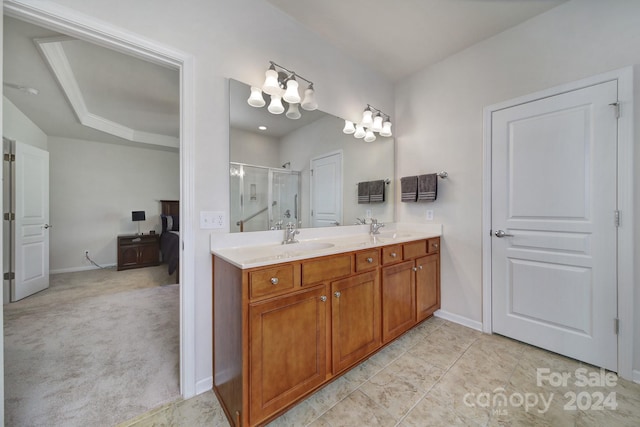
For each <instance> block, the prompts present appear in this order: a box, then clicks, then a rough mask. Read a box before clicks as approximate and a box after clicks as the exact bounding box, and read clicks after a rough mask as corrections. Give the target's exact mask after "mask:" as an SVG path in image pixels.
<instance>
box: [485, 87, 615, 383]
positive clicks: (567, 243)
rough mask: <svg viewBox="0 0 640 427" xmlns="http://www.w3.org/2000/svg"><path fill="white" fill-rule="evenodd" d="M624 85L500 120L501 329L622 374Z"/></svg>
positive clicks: (500, 114)
mask: <svg viewBox="0 0 640 427" xmlns="http://www.w3.org/2000/svg"><path fill="white" fill-rule="evenodd" d="M616 102H617V82H615V81H611V82H606V83H602V84H599V85H596V86H591V87H586V88H583V89H579V90H575V91H571V92H567V93H563V94H558V95H556V96H552V97H548V98H544V99H539V100H537V101H533V102H528V103H525V104H522V105H517V106H514V107H511V108H507V109H504V110H500V111H497V112H494V113H493V116H492V125H491V126H492V127H491V129H492V131H491V135H492V136H491V137H492V165H491V167H492V176H491V182H492V191H491V209H492V214H491V215H492V217H491V224H492V225H491V227H492V232H493V233H494V234H493V237H492V244H491V258H492V261H491V262H492V306H493V308H492V321H493V331H494V332H496V333H499V334H503V335H506V336H509V337H512V338H515V339H517V340H520V341H524V342H527V343H530V344H533V345H535V346H539V347H542V348H545V349H548V350H551V351H554V352H557V353H560V354H564V355H566V356H569V357H572V358H576V359H579V360H582V361H585V362H588V363H591V364H594V365H596V366H601V367H604V368H607V369H611V370H614V371H617V336H616V332H615V329H614V322H615V319H616V317H617V303H616V301H617V283H616V280H617V278H616V262H617V256H616V240H617V229H616V225H615V212H616V176H617V166H616V157H617V131H616V129H617V119H616V113H615V108H614V107H613V106H611V105H610V104H612V103H616Z"/></svg>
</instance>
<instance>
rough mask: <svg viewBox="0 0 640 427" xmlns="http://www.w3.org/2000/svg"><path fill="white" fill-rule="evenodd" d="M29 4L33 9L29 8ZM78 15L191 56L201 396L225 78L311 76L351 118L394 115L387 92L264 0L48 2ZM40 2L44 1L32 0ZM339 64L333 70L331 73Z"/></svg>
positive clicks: (220, 180) (223, 161) (220, 189)
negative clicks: (374, 111) (283, 71)
mask: <svg viewBox="0 0 640 427" xmlns="http://www.w3.org/2000/svg"><path fill="white" fill-rule="evenodd" d="M30 3H31V4H34V3H32V2H30ZM51 3H55V4H57V5H60V6H66V7H69V8H72V9H74V10H76V11H77V12H78V13H83V14H86V15H90V16H92V17H95V18H97V19H99V20H102V21H105V22H108V23H111V24H113V25H116V26H119V27H121V28H123V29H125V30H127V31H130V32H133V33H137V34H139V35H142V36H144V37H145V38H148V39H152V40H154V41H156V42H159V43H162V44H165V45H168V46H171V47H173V48H175V49H179V50H182V51H184V52H187V53H189V54H192V55H193V57H194V60H195V68H196V69H195V92H196V100H195V114H196V117H195V124H196V127H195V139H196V141H197V142H196V147H195V154H196V155H195V157H196V158H195V163H194V171H193V173H194V175H195V189H194V199H195V200H194V205H193V209H194V212H196V215H195V218H192V225H193V227H194V230H195V236H194V245H195V248H194V252H195V256H194V260H193V262H194V264H195V280H196V295H195V301H196V307H195V319H196V337H195V339H196V360H195V364H196V368H195V376H196V380H197V381H198V386H197V387H198V391H204V390H205V389H206V387H207V386H210V384H211V376H212V364H211V363H212V362H211V360H212V358H211V356H212V342H211V337H212V325H211V316H212V313H211V256H210V252H209V235H210V232H211V231H210V230H200V229H199V214H198V212H200V211H225V212H229V191H228V189H229V177H228V161H229V147H228V144H229V132H228V118H229V100H228V82H227V80H226V79H227V78H229V77H231V78H234V79H236V80H240V81H242V82H245V83H248V84H251V85H260V84H261V83H262V82H263V80H264V72H265V70H266V68H267V67H268V65H269V64H268V61H269V60H273V61H275V62H277V63H279V64H282V65H284V66H286V67H287V68H290V69H293V70H296V71H298V72H299V73H301V74H302V75H304V76H305V77H307V78H309V79H311V80H313V82H314V87H315V89H316V97H317V100H318V104H319V106H320V109H321V110H323V111H326V112H328V113H330V114H333V115H335V116H339V117H344V118H348V119H351V120H354V121H357V119H358V117H359V116H360V115H361V114H362V110H363V108H364V107H365V106H366V104H372V105H375V106H377V107H379V108H381V109H382V110H384V111H387V112H388V113H389V114H391V116H392V117H395V115H394V112H393V105H394V102H393V87H392V85H391V84H390V83H389V82H387V81H386V80H384V79H383V78H382V77H381V76H379V75H377V74H376V73H375V72H372V71H371V69H369V68H368V67H366V66H364V65H361V64H359V63H357V62H356V61H355V60H354V59H352V58H351V57H350V56H349V55H347V54H345V53H342V52H340V51H339V50H338V49H337V48H335V47H334V46H333V45H331V44H329V43H327V42H325V41H324V40H322V39H321V38H320V37H319V36H318V35H316V34H315V33H312V32H310V31H308V30H306V29H304V28H303V27H302V26H301V25H299V24H298V23H296V22H295V21H294V20H293V19H291V18H290V17H289V16H288V15H285V14H283V13H282V12H280V11H279V10H277V9H276V8H275V7H273V6H271V5H270V4H268V3H267V2H265V1H264V0H234V1H228V0H227V1H225V0H190V1H188V2H178V1H174V0H157V1H154V2H153V3H150V2H146V1H133V2H132V1H130V0H112V1H109V2H105V1H103V0H55V1H52V2H51ZM37 4H42V2H38V3H37ZM336 64H339V66H340V67H339V68H340V69H339V72H336V68H335V66H336Z"/></svg>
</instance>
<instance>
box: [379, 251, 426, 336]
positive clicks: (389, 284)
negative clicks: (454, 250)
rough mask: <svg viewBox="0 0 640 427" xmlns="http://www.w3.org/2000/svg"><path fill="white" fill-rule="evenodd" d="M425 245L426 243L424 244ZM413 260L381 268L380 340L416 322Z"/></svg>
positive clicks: (406, 328)
mask: <svg viewBox="0 0 640 427" xmlns="http://www.w3.org/2000/svg"><path fill="white" fill-rule="evenodd" d="M425 246H426V245H425ZM413 268H414V262H413V261H405V262H403V263H400V264H396V265H392V266H389V267H384V268H383V269H382V341H383V342H384V343H386V342H389V341H391V340H392V339H394V338H395V337H397V336H399V335H400V334H402V333H403V332H405V331H406V330H408V329H409V328H411V327H412V326H413V325H415V323H416V287H415V273H414V271H413Z"/></svg>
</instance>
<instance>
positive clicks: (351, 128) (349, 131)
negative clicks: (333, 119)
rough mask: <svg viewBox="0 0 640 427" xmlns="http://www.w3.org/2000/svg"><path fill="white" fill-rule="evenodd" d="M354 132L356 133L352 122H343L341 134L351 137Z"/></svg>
mask: <svg viewBox="0 0 640 427" xmlns="http://www.w3.org/2000/svg"><path fill="white" fill-rule="evenodd" d="M355 131H356V128H355V126H354V125H353V122H350V121H349V120H345V121H344V129H342V132H344V133H346V134H347V135H351V134H352V133H354V132H355Z"/></svg>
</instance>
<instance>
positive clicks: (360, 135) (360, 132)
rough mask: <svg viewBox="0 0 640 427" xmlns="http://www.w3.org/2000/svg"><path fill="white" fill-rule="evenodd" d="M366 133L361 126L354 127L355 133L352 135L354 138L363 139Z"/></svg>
mask: <svg viewBox="0 0 640 427" xmlns="http://www.w3.org/2000/svg"><path fill="white" fill-rule="evenodd" d="M365 135H366V132H365V130H364V127H363V126H362V125H356V132H355V133H354V134H353V136H355V137H356V138H364V136H365Z"/></svg>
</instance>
